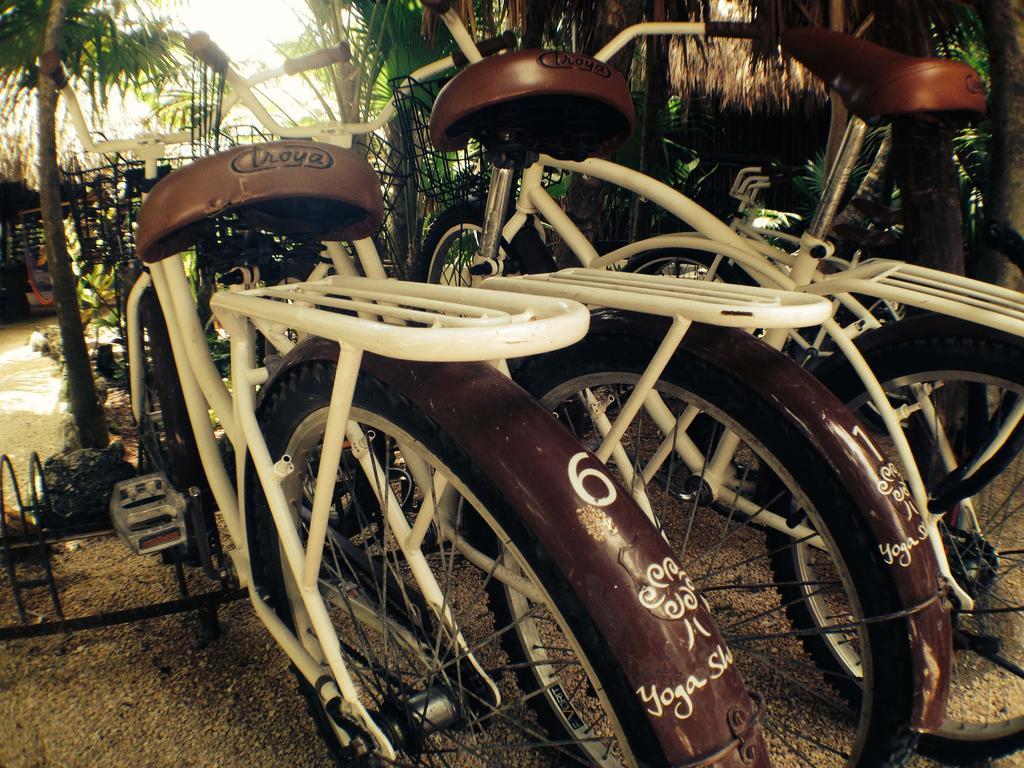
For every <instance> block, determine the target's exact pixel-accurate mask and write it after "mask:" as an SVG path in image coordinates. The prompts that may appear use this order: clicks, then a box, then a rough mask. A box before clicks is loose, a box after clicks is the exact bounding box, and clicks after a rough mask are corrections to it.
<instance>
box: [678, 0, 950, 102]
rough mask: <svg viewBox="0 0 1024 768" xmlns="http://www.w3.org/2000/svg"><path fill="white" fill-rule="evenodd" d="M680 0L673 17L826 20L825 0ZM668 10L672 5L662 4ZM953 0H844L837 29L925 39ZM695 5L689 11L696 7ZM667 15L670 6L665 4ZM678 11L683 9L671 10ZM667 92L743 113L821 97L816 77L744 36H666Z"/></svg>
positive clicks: (887, 38) (880, 37) (796, 22)
mask: <svg viewBox="0 0 1024 768" xmlns="http://www.w3.org/2000/svg"><path fill="white" fill-rule="evenodd" d="M696 3H697V4H698V5H699V6H700V7H699V8H698V9H694V7H693V6H694V4H695V3H694V2H690V1H689V0H679V1H678V2H677V3H675V8H674V9H673V10H675V12H676V14H677V15H675V16H674V17H673V18H677V19H682V18H688V19H714V20H720V21H751V20H754V19H757V20H758V21H759V23H762V24H766V25H768V26H769V27H770V28H771V29H773V30H776V31H777V30H778V29H780V28H785V27H794V26H828V25H829V22H830V19H829V17H828V6H829V5H830V3H829V2H827V0H696ZM669 5H670V8H671V6H672V3H671V2H670V3H669ZM956 5H957V3H956V2H955V0H845V2H844V3H843V8H844V10H845V13H844V18H843V20H842V29H843V30H844V31H846V32H853V33H857V34H863V35H865V36H866V37H867V38H869V39H874V40H877V41H879V42H882V43H883V44H889V45H893V46H896V47H900V43H901V42H902V41H901V38H904V39H905V38H910V37H912V36H914V35H917V36H919V37H920V36H924V37H927V36H928V35H929V31H928V30H929V25H930V24H932V23H935V22H939V23H941V22H942V21H943V20H945V19H948V18H949V14H950V12H951V9H952V8H953V7H955V6H956ZM695 10H696V12H695ZM670 13H671V10H670ZM678 14H686V15H685V16H683V15H678ZM669 75H670V81H671V84H672V88H673V90H674V91H675V92H676V93H677V94H679V95H684V96H703V97H709V98H712V99H714V100H715V101H717V102H718V103H719V104H720V105H721V106H722V107H725V108H734V109H737V110H743V111H753V110H755V109H761V110H765V109H767V110H788V109H793V108H798V107H804V108H813V107H815V106H817V105H820V104H821V103H823V102H824V101H825V99H826V91H825V88H824V86H823V85H822V83H821V82H820V81H819V80H818V79H817V78H816V77H815V76H814V75H812V74H810V73H809V72H808V71H807V70H806V69H804V68H803V67H802V66H800V64H799V63H797V62H795V61H793V60H792V59H789V58H788V57H784V56H783V55H782V53H781V51H779V49H778V48H777V47H774V48H771V47H769V49H768V50H759V51H758V52H756V54H755V51H754V48H753V44H752V43H751V42H749V41H743V40H714V41H703V40H701V41H698V40H694V39H680V38H673V39H672V41H671V42H670V44H669Z"/></svg>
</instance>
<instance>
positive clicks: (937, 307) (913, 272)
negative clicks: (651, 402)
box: [497, 118, 1024, 609]
mask: <svg viewBox="0 0 1024 768" xmlns="http://www.w3.org/2000/svg"><path fill="white" fill-rule="evenodd" d="M855 119H856V118H855ZM854 133H855V134H856V129H854ZM857 143H858V142H857V141H856V139H853V140H849V141H848V142H847V144H846V145H845V146H844V151H843V153H841V156H840V160H839V161H838V162H840V163H841V162H844V160H843V158H844V157H846V158H848V157H849V156H850V154H851V153H853V154H854V156H855V152H853V148H854V146H855V145H856V144H857ZM546 167H550V168H556V169H559V170H562V171H570V172H575V173H581V174H585V175H588V176H591V177H594V178H598V179H601V180H603V181H606V182H609V183H611V184H615V185H616V186H619V187H622V188H624V189H627V190H629V191H631V192H633V193H635V194H637V195H639V196H642V197H644V198H645V199H648V200H650V201H652V202H653V203H654V204H656V205H658V206H659V207H661V208H663V209H665V210H667V211H668V212H670V213H672V214H673V215H675V216H677V217H678V218H679V219H680V220H682V221H683V222H685V223H686V224H687V225H688V226H689V227H691V228H692V229H693V230H694V232H693V233H692V234H680V235H660V236H657V237H653V238H650V239H647V240H642V241H638V242H636V243H631V244H629V245H627V246H624V247H622V248H619V249H617V250H615V251H613V252H611V253H609V254H606V255H604V256H599V255H598V254H597V251H596V250H595V249H594V247H593V245H592V244H591V243H590V242H589V241H588V240H587V239H586V238H585V237H584V235H583V234H582V232H580V230H579V228H577V227H576V226H575V224H574V223H573V222H572V221H571V220H570V219H569V217H568V216H567V215H566V214H565V213H564V212H563V211H562V209H561V207H560V206H559V205H558V203H557V202H556V201H555V200H553V199H552V198H551V196H550V195H549V194H548V193H547V192H546V190H545V189H544V188H543V186H542V184H541V178H542V174H543V171H544V169H545V168H546ZM500 172H501V171H497V173H500ZM532 216H536V217H539V218H540V219H542V220H543V221H545V222H546V223H547V224H549V225H550V226H551V227H552V228H553V229H554V231H555V232H556V233H557V234H558V235H559V237H561V238H562V240H563V242H565V243H566V245H567V246H568V248H569V249H570V250H571V251H572V252H573V254H574V255H575V256H576V258H577V259H578V260H579V261H580V263H581V264H582V265H583V266H585V267H588V268H592V269H602V268H607V267H609V266H612V265H614V264H616V263H619V262H621V261H622V260H623V259H626V258H628V257H630V256H632V255H634V254H637V253H640V252H643V251H647V250H652V249H655V248H666V247H672V248H687V249H692V250H698V251H704V252H707V253H710V254H713V255H714V256H715V258H716V259H717V260H721V259H723V258H724V259H731V260H732V261H734V262H735V263H737V264H739V265H741V266H742V267H743V268H744V269H745V270H746V271H747V272H748V273H750V274H751V276H752V277H753V278H754V279H755V280H756V281H757V282H758V283H759V284H761V285H763V286H769V287H774V288H781V289H785V290H800V289H802V290H805V291H808V292H811V293H815V294H818V295H823V296H827V297H829V298H830V299H831V300H832V301H833V306H834V307H838V306H840V305H841V306H844V307H847V308H849V309H851V310H852V311H853V312H854V313H855V316H856V317H857V319H858V324H857V325H856V328H857V331H860V330H862V329H864V328H867V327H872V326H874V327H877V325H878V322H877V320H876V319H875V318H874V316H873V315H872V314H871V311H870V309H869V308H868V307H866V306H864V305H863V304H862V303H861V302H860V301H858V300H857V299H856V298H855V297H854V296H853V295H852V294H854V293H856V294H861V295H865V296H869V297H873V298H876V299H879V300H881V301H887V302H898V303H901V304H907V305H913V306H919V307H924V308H926V309H930V310H933V311H938V312H945V313H947V314H950V315H952V316H954V317H959V318H961V319H964V320H967V321H970V322H975V323H979V324H983V325H990V326H992V327H995V328H998V329H1000V330H1004V331H1008V332H1012V333H1016V334H1018V335H1024V311H1021V310H1020V309H1019V308H1018V307H1019V301H1020V298H1019V295H1018V294H1016V293H1015V292H1012V291H1008V290H1006V289H1001V288H998V287H996V286H988V285H987V284H983V283H979V282H978V281H973V280H969V279H967V278H959V277H955V276H948V277H947V276H945V275H944V274H943V273H936V272H935V271H934V270H925V269H923V268H920V267H910V266H908V265H904V264H902V263H900V262H878V261H872V262H865V263H862V264H861V265H859V266H858V267H855V268H853V269H851V270H847V271H845V272H838V273H836V274H833V275H825V274H823V273H821V272H820V271H818V264H819V257H818V256H816V255H814V254H813V253H812V252H814V249H815V248H819V247H825V248H826V252H825V254H822V256H825V255H830V254H831V253H832V246H831V244H828V243H825V242H824V241H822V240H820V239H819V238H816V237H814V236H813V235H810V234H806V233H805V235H804V236H803V237H802V238H800V240H799V243H800V248H799V250H798V252H797V253H796V254H795V255H793V254H788V253H786V252H785V251H783V250H782V249H779V248H776V247H774V246H772V245H770V244H768V243H767V242H765V241H763V240H762V241H760V242H755V241H751V239H749V238H748V237H744V236H742V235H741V234H740V233H738V232H736V231H735V230H734V229H733V228H732V227H730V226H729V225H728V224H726V223H725V222H723V221H721V220H720V219H719V218H718V217H716V216H715V215H714V214H712V213H710V212H709V211H707V210H705V209H704V208H702V207H701V206H700V205H698V204H697V203H696V202H694V201H693V200H691V199H689V198H687V197H686V196H685V195H683V194H681V193H679V192H677V191H676V190H674V189H672V188H671V187H669V186H667V185H665V184H663V183H661V182H659V181H657V180H655V179H652V178H650V177H648V176H646V175H644V174H642V173H640V172H638V171H634V170H632V169H629V168H626V167H624V166H621V165H617V164H615V163H612V162H609V161H607V160H600V159H595V158H591V159H588V160H585V161H583V162H571V161H564V160H557V159H555V158H552V157H549V156H542V157H541V158H540V161H539V162H538V163H535V164H534V165H533V166H531V167H530V168H528V169H526V170H525V171H524V173H523V175H522V183H521V187H520V191H519V195H518V198H517V201H516V210H515V213H514V214H513V215H512V216H511V217H509V219H508V221H507V223H506V224H505V225H504V227H503V229H502V236H503V237H504V239H505V240H506V242H511V241H512V239H513V238H514V237H515V235H516V234H517V233H518V232H519V231H520V229H522V227H523V226H524V225H525V224H526V223H527V222H528V221H529V218H530V217H532ZM819 226H820V225H819ZM769 256H770V258H769ZM778 265H783V266H785V267H788V268H789V269H788V272H786V271H783V268H780V266H778ZM716 266H717V262H713V264H712V270H711V271H712V274H713V271H714V269H715V267H716ZM808 272H810V275H809V276H808ZM808 283H810V284H808ZM869 318H870V321H869ZM821 328H822V330H821V333H822V334H824V335H826V336H827V337H828V338H830V339H831V340H832V341H833V342H834V343H835V345H836V347H837V348H838V350H839V352H840V353H841V354H842V355H844V356H845V357H846V358H847V360H848V361H849V362H850V365H851V366H852V368H853V370H854V371H855V372H856V374H857V375H858V377H859V378H860V379H861V381H862V382H863V383H864V386H865V387H866V389H867V391H868V393H869V395H870V399H871V402H872V404H873V406H874V407H875V408H876V409H877V410H878V413H879V415H880V417H881V418H882V420H883V423H884V425H885V427H886V430H887V432H888V434H889V436H890V438H891V439H892V441H893V444H894V446H895V449H896V453H897V456H898V458H899V460H900V462H901V466H902V467H903V468H904V473H905V480H906V483H907V485H908V486H909V493H907V496H908V497H909V498H908V503H912V504H913V506H914V507H915V508H916V510H920V511H921V514H922V517H923V518H924V521H925V524H926V526H927V531H928V541H929V543H930V546H931V548H932V550H933V551H934V553H935V555H936V557H937V558H938V561H939V564H940V569H941V572H942V575H943V577H944V578H946V579H947V580H948V582H949V583H950V585H951V588H952V589H953V590H954V592H955V593H956V596H957V599H958V600H959V601H960V603H961V606H962V607H964V608H965V609H970V608H971V607H973V599H972V598H971V597H970V595H968V594H967V593H966V592H965V591H964V590H963V589H962V588H961V586H960V585H959V584H958V583H957V582H956V579H955V578H954V577H953V575H952V573H951V571H950V567H949V563H948V560H947V558H946V555H945V548H944V546H943V542H942V539H941V536H940V533H939V528H938V522H939V520H940V519H941V515H936V514H933V513H931V512H930V511H929V507H928V501H929V500H928V492H927V489H926V488H925V484H924V480H923V478H922V476H921V473H920V469H919V468H918V466H917V463H916V461H915V460H914V458H913V453H912V451H911V448H910V444H909V441H908V439H907V437H906V434H905V431H904V429H903V427H902V425H901V424H900V420H901V419H903V418H905V417H906V415H908V414H907V413H905V412H902V411H899V410H897V409H894V408H893V406H892V405H891V403H890V402H889V400H888V398H887V397H886V396H885V393H884V391H883V390H882V387H881V384H880V383H879V382H878V379H877V378H876V377H875V375H874V373H873V372H872V371H871V369H870V366H869V365H868V364H867V361H866V360H865V359H864V356H863V355H862V354H861V352H860V351H859V350H858V349H857V347H856V345H855V344H854V342H853V338H854V337H855V336H856V333H851V332H850V331H849V329H847V328H844V327H842V326H840V325H839V324H838V323H837V322H836V321H835V320H834V319H831V320H828V321H826V322H825V323H823V324H822V326H821ZM790 335H791V332H789V331H786V330H776V331H768V332H767V334H766V335H765V341H767V342H768V343H769V344H771V345H772V346H774V347H776V348H778V349H781V347H782V346H783V344H784V343H785V341H786V339H787V338H788V337H789V336H790ZM918 405H919V407H920V408H928V407H929V405H930V403H929V402H928V400H927V396H926V395H924V393H921V395H920V397H919V401H918ZM1022 418H1024V404H1020V405H1018V407H1017V409H1016V410H1015V411H1014V413H1013V414H1012V415H1011V417H1010V420H1009V421H1010V424H1009V425H1008V427H1007V429H1005V430H1003V432H1002V433H1001V435H1000V436H999V439H998V441H997V442H1003V441H1005V440H1006V439H1007V437H1008V436H1009V434H1010V432H1012V430H1013V428H1014V426H1015V425H1016V424H1018V423H1019V422H1020V420H1021V419H1022ZM933 423H935V422H933ZM940 432H941V430H940ZM937 439H938V440H939V441H940V443H941V444H943V451H942V458H943V460H944V462H945V463H946V465H947V468H948V469H950V470H952V469H953V468H954V467H955V464H954V463H953V462H954V458H953V455H952V451H951V449H950V448H949V445H948V441H945V440H944V435H937ZM998 448H999V445H993V446H992V447H991V448H990V450H989V452H988V453H987V454H986V455H991V453H994V452H995V451H996V450H998ZM732 449H733V446H732V445H730V442H729V441H728V440H725V441H723V443H722V445H721V446H720V448H719V451H718V452H716V454H715V457H714V460H713V464H712V468H713V471H714V469H716V468H717V469H718V470H719V471H721V470H722V469H724V467H726V466H727V464H728V462H729V460H730V459H731V452H732ZM680 458H683V459H684V460H685V456H680ZM982 458H984V457H982ZM692 460H693V458H692V457H691V461H690V465H691V469H692V468H693V467H692ZM982 463H983V461H976V463H975V468H976V467H977V466H980V465H981V464H982ZM656 471H657V467H652V468H650V470H645V475H648V476H653V475H654V473H655V472H656ZM887 471H889V470H888V469H887ZM713 476H715V477H717V476H719V475H714V474H713ZM880 479H881V478H880ZM899 493H900V495H901V496H902V495H903V491H900V492H899Z"/></svg>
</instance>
